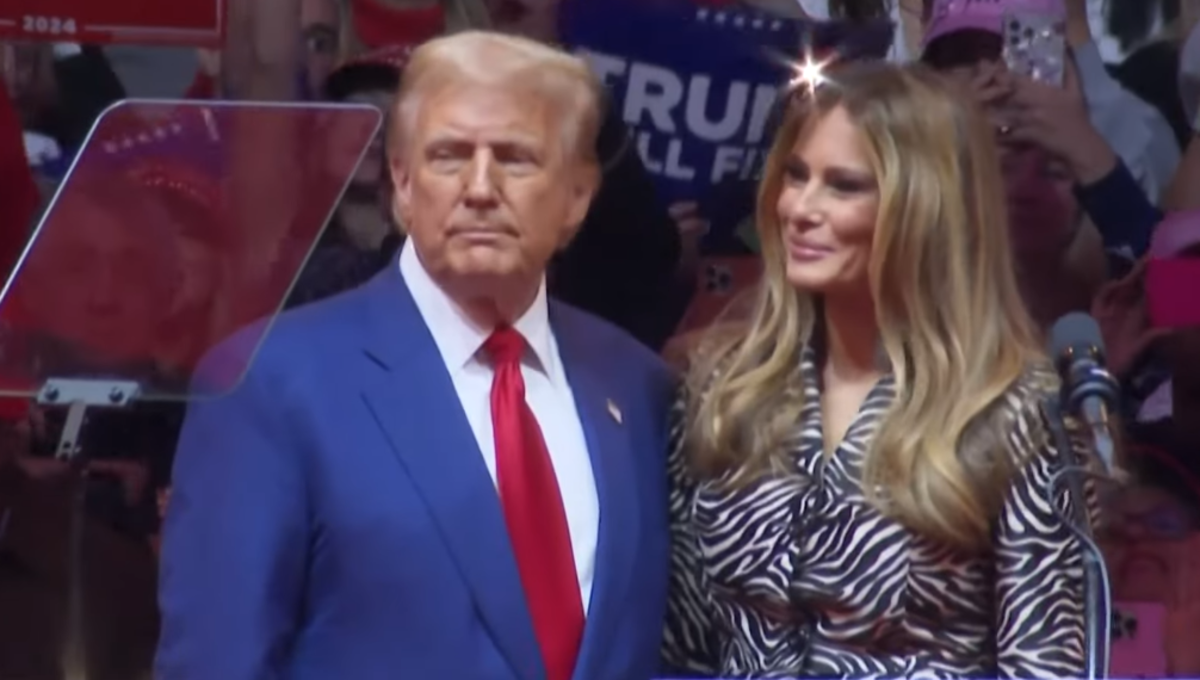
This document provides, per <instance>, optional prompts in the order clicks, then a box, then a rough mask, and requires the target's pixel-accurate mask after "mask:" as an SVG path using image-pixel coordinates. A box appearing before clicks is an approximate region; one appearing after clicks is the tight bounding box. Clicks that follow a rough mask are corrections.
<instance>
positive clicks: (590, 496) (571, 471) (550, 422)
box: [400, 243, 600, 613]
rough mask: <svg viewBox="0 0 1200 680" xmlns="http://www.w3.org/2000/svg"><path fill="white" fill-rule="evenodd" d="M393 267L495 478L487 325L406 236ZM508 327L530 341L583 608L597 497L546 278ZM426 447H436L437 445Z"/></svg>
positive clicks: (525, 363)
mask: <svg viewBox="0 0 1200 680" xmlns="http://www.w3.org/2000/svg"><path fill="white" fill-rule="evenodd" d="M400 272H401V274H403V275H404V281H405V283H407V284H408V290H409V292H410V293H412V296H413V300H414V301H415V302H416V304H417V310H418V311H420V313H421V317H422V318H423V319H424V320H425V325H426V326H428V327H429V332H430V333H431V334H432V335H433V340H434V342H435V343H436V344H437V348H438V351H439V352H440V353H441V355H442V360H443V361H444V362H445V363H446V370H447V371H449V372H450V378H451V379H452V380H453V382H454V389H455V391H456V392H457V393H458V400H459V401H460V402H461V403H462V407H463V411H464V412H465V413H466V416H467V421H468V422H469V423H470V425H471V430H472V431H473V432H474V434H475V439H476V441H478V443H479V451H480V453H482V454H483V462H484V463H485V464H486V465H487V469H488V472H489V473H490V474H491V475H492V482H493V483H495V481H496V442H495V439H494V437H493V433H492V406H491V392H492V376H493V374H494V371H493V370H492V367H491V364H490V363H489V361H488V359H487V357H486V356H484V355H482V353H481V352H480V350H481V349H482V348H483V343H484V341H486V340H487V339H488V336H489V335H491V333H492V330H493V329H491V328H480V327H479V326H478V325H476V324H475V323H473V322H472V321H471V320H470V319H468V318H467V316H466V315H465V314H463V312H462V310H461V309H460V308H459V307H458V305H457V304H455V303H454V302H453V301H452V300H451V299H450V298H449V297H448V296H447V295H446V294H445V292H443V291H442V289H441V288H440V287H438V285H437V284H436V283H434V281H433V279H431V278H430V276H429V274H428V272H426V271H425V268H424V266H423V265H422V264H421V260H420V258H418V257H417V251H416V249H415V248H414V247H413V246H412V244H411V243H405V244H404V247H403V249H402V250H401V252H400ZM513 328H515V329H516V330H517V331H519V332H520V333H521V335H523V336H524V337H525V341H526V342H527V343H528V344H529V348H530V351H529V352H527V353H526V356H525V358H524V359H523V360H522V362H521V375H522V377H523V378H524V379H525V401H526V402H527V403H528V404H529V407H530V409H532V410H533V413H534V415H535V416H536V417H537V420H538V425H539V426H540V427H541V429H542V436H543V438H545V440H546V449H547V450H548V451H549V452H550V459H551V461H552V463H553V465H554V475H555V476H556V477H557V478H558V488H559V493H560V495H561V496H562V500H563V506H564V509H565V510H566V515H567V526H568V527H569V528H570V531H571V550H572V553H573V554H574V556H575V570H576V572H577V574H578V577H579V590H580V596H581V597H582V598H583V610H584V612H585V613H586V612H587V609H588V601H589V600H590V599H591V592H592V580H593V577H594V575H595V567H596V540H597V536H598V534H599V525H600V502H599V499H598V497H597V495H596V480H595V477H594V476H593V474H592V462H591V459H590V458H589V457H588V447H587V440H586V439H585V437H584V434H583V425H582V423H580V420H579V413H578V411H577V410H576V408H575V396H574V394H572V392H571V386H570V384H569V383H568V382H567V374H566V371H565V370H564V368H563V363H562V358H561V357H559V355H558V344H557V343H556V342H555V340H554V333H553V332H552V331H551V328H550V316H549V308H548V305H547V302H546V285H545V283H543V284H542V287H541V289H540V290H538V294H537V299H536V300H534V302H533V306H532V307H530V308H529V309H528V310H527V311H526V312H525V314H523V315H522V316H521V318H519V319H517V321H516V323H514V324H513ZM430 453H431V454H433V455H436V452H430Z"/></svg>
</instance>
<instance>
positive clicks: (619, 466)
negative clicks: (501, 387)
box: [550, 303, 641, 680]
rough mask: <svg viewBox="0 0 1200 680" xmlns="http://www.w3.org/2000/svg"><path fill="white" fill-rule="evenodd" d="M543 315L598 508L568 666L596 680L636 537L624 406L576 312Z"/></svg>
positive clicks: (557, 309)
mask: <svg viewBox="0 0 1200 680" xmlns="http://www.w3.org/2000/svg"><path fill="white" fill-rule="evenodd" d="M550 315H551V316H550V321H551V324H552V325H553V327H554V335H555V339H556V341H557V343H558V351H559V353H560V354H561V355H562V361H563V365H564V366H565V367H566V371H567V380H568V382H569V383H570V385H571V391H572V393H573V395H574V397H575V407H576V409H577V410H578V411H579V419H580V421H581V423H582V425H583V432H584V436H585V438H586V439H587V447H588V455H589V457H590V458H591V461H592V473H593V475H594V477H595V479H596V495H597V497H598V498H599V501H600V527H599V534H598V536H599V537H598V540H597V544H596V572H595V573H596V576H595V581H594V582H593V584H592V597H591V602H590V603H589V607H588V616H587V623H586V625H585V626H584V635H583V644H582V646H581V648H580V652H579V661H578V663H577V664H576V666H575V678H578V679H580V680H586V679H587V678H594V677H599V676H600V672H599V669H600V668H601V667H602V666H603V663H604V655H605V654H607V653H608V651H609V647H610V644H609V640H610V639H611V638H612V633H613V632H614V631H613V628H614V627H615V626H616V621H617V619H618V617H619V613H620V609H621V608H622V607H625V606H626V603H625V597H624V593H625V592H626V590H627V584H628V580H629V578H630V575H631V572H632V570H633V546H636V545H637V542H638V532H639V531H640V530H641V529H640V523H639V522H638V516H639V510H638V507H637V504H638V501H639V497H638V494H637V493H636V491H634V490H632V489H631V482H632V480H633V479H634V475H635V470H634V466H633V462H632V460H631V459H630V456H631V455H632V448H631V445H630V435H629V433H628V431H627V429H626V426H625V424H624V420H625V417H626V416H625V412H624V409H626V408H628V405H627V404H623V403H622V401H623V399H622V396H623V394H622V393H621V392H619V391H618V390H617V389H616V385H615V384H614V383H615V382H616V381H614V380H613V379H612V378H610V377H609V376H610V375H612V373H611V369H610V368H607V367H608V366H609V364H610V362H611V357H606V356H605V355H604V353H603V348H600V347H596V346H595V345H594V343H592V342H590V336H589V334H588V329H587V328H586V327H583V326H581V325H579V324H578V323H577V322H578V320H579V319H580V318H581V317H579V316H578V313H576V312H573V311H572V310H569V309H565V308H563V307H561V306H559V305H557V304H555V303H551V307H550Z"/></svg>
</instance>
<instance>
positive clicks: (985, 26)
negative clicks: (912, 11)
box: [921, 0, 1066, 47]
mask: <svg viewBox="0 0 1200 680" xmlns="http://www.w3.org/2000/svg"><path fill="white" fill-rule="evenodd" d="M1007 12H1029V13H1033V14H1050V15H1055V16H1059V17H1063V18H1066V8H1065V7H1064V6H1063V2H1062V0H934V1H933V11H932V12H931V13H930V16H929V21H928V22H927V23H926V24H925V36H924V37H923V38H922V41H921V45H922V47H928V46H929V43H931V42H933V41H934V40H937V39H938V38H940V37H942V36H944V35H949V34H951V33H956V32H958V31H966V30H977V31H987V32H989V33H995V34H997V35H999V34H1001V33H1003V31H1004V14H1005V13H1007Z"/></svg>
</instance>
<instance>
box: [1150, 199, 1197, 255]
mask: <svg viewBox="0 0 1200 680" xmlns="http://www.w3.org/2000/svg"><path fill="white" fill-rule="evenodd" d="M1198 246H1200V210H1185V211H1182V212H1173V213H1168V214H1167V216H1166V217H1165V218H1164V219H1163V221H1162V222H1159V223H1158V227H1156V228H1155V229H1154V238H1152V239H1151V240H1150V257H1152V258H1155V259H1167V258H1172V257H1178V256H1179V254H1180V253H1183V252H1185V251H1188V250H1191V249H1193V248H1196V247H1198Z"/></svg>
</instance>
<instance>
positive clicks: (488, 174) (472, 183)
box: [466, 151, 498, 203]
mask: <svg viewBox="0 0 1200 680" xmlns="http://www.w3.org/2000/svg"><path fill="white" fill-rule="evenodd" d="M466 181H467V186H466V189H467V191H466V198H467V201H469V202H472V203H491V202H494V201H495V200H496V195H497V188H498V187H497V184H498V180H497V177H496V161H495V159H494V158H492V155H491V154H490V153H488V152H487V151H480V152H479V153H477V154H475V157H474V159H472V161H471V165H470V166H469V167H468V169H467V177H466Z"/></svg>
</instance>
